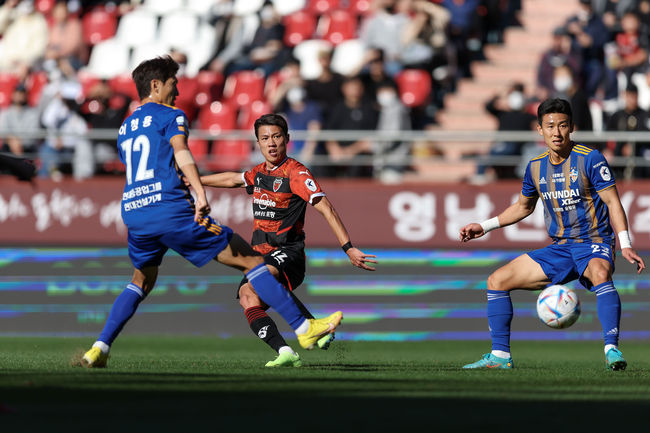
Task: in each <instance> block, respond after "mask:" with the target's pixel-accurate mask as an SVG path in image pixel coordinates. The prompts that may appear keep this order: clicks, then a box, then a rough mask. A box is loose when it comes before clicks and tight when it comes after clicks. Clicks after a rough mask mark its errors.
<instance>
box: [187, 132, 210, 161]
mask: <svg viewBox="0 0 650 433" xmlns="http://www.w3.org/2000/svg"><path fill="white" fill-rule="evenodd" d="M187 147H189V148H190V151H191V152H192V156H194V159H195V160H196V161H197V163H199V164H200V165H202V163H203V162H204V161H205V159H206V157H207V156H208V141H207V140H203V139H201V138H192V136H191V135H190V138H189V140H188V141H187Z"/></svg>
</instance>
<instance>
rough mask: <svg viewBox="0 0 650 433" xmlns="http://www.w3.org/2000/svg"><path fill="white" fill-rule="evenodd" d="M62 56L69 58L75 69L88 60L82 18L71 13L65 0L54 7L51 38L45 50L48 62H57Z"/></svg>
mask: <svg viewBox="0 0 650 433" xmlns="http://www.w3.org/2000/svg"><path fill="white" fill-rule="evenodd" d="M61 58H66V59H68V61H69V62H70V64H71V65H72V66H73V67H74V68H75V69H79V68H81V66H83V65H84V64H85V60H86V47H85V45H84V41H83V33H82V30H81V20H80V19H79V18H78V17H76V16H71V15H70V13H69V11H68V4H67V2H65V1H58V2H57V3H56V4H55V5H54V8H53V9H52V22H51V24H50V31H49V40H48V44H47V48H46V50H45V61H46V62H47V61H48V60H49V61H51V62H56V61H58V60H59V59H61Z"/></svg>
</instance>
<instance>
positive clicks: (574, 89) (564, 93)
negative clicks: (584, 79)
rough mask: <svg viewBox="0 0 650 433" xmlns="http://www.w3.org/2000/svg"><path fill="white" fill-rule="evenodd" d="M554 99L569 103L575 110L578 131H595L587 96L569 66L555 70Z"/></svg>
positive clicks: (558, 67)
mask: <svg viewBox="0 0 650 433" xmlns="http://www.w3.org/2000/svg"><path fill="white" fill-rule="evenodd" d="M553 98H561V99H566V100H567V101H569V103H570V104H571V108H572V109H573V122H574V124H575V129H576V130H579V131H591V130H593V122H592V119H591V112H590V111H589V101H588V100H587V95H586V94H585V92H584V90H582V88H580V86H578V85H577V83H576V81H575V79H574V78H573V71H572V70H571V68H569V66H567V65H560V66H557V67H556V68H555V69H554V70H553Z"/></svg>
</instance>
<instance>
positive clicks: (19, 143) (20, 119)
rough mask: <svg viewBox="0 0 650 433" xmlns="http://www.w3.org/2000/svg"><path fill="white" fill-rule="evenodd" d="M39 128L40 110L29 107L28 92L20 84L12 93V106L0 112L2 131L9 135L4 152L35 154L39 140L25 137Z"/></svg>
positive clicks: (20, 154)
mask: <svg viewBox="0 0 650 433" xmlns="http://www.w3.org/2000/svg"><path fill="white" fill-rule="evenodd" d="M39 128H40V123H39V119H38V110H37V109H36V108H33V107H30V106H28V105H27V90H26V89H25V86H24V85H22V84H19V85H18V86H17V87H16V88H15V89H14V91H13V92H12V93H11V105H10V106H9V107H7V108H6V109H4V110H2V112H0V130H2V131H5V133H6V134H7V135H6V136H5V137H4V138H5V140H4V145H3V146H2V151H3V152H6V151H9V152H11V153H13V154H14V155H16V156H23V155H25V154H26V153H27V154H33V153H35V152H36V150H37V148H38V140H37V139H35V138H27V137H24V136H23V135H24V134H25V133H29V132H31V131H34V130H35V129H39Z"/></svg>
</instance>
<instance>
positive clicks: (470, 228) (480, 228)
mask: <svg viewBox="0 0 650 433" xmlns="http://www.w3.org/2000/svg"><path fill="white" fill-rule="evenodd" d="M536 204H537V197H526V196H524V195H521V194H519V200H517V202H516V203H513V204H512V205H510V206H509V207H508V208H506V210H504V211H503V212H501V213H500V214H499V216H498V217H494V218H491V219H489V220H486V221H483V222H482V223H480V224H479V223H470V224H467V225H466V226H465V227H463V228H461V229H460V240H461V242H467V241H470V240H472V239H477V238H480V237H481V236H484V235H485V234H486V233H487V232H489V231H491V230H494V229H496V228H499V227H505V226H509V225H511V224H514V223H516V222H519V221H521V220H522V219H524V218H526V217H527V216H528V215H530V214H531V213H533V211H534V210H535V205H536Z"/></svg>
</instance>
